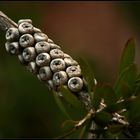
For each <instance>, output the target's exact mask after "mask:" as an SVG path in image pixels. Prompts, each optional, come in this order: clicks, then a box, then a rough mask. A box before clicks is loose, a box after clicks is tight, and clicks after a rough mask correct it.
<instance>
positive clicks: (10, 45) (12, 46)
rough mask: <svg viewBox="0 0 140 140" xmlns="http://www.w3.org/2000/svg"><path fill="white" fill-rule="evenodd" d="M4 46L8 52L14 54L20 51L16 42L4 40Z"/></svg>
mask: <svg viewBox="0 0 140 140" xmlns="http://www.w3.org/2000/svg"><path fill="white" fill-rule="evenodd" d="M5 48H6V51H7V52H8V53H10V54H14V55H17V54H18V53H19V51H20V48H19V44H18V42H12V43H9V42H6V43H5Z"/></svg>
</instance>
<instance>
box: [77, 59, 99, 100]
mask: <svg viewBox="0 0 140 140" xmlns="http://www.w3.org/2000/svg"><path fill="white" fill-rule="evenodd" d="M78 60H79V61H78V62H79V64H80V67H81V70H82V74H83V77H84V78H85V80H86V81H87V86H88V92H89V93H90V97H91V99H92V98H93V92H92V91H93V89H94V88H95V86H96V81H95V78H94V74H93V70H92V68H91V67H90V65H89V64H88V63H87V61H86V60H85V59H84V58H82V57H79V58H78Z"/></svg>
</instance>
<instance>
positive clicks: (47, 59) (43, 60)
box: [36, 53, 51, 67]
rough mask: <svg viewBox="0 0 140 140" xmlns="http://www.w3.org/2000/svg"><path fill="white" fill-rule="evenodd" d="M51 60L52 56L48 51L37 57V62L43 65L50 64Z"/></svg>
mask: <svg viewBox="0 0 140 140" xmlns="http://www.w3.org/2000/svg"><path fill="white" fill-rule="evenodd" d="M50 61H51V58H50V55H49V54H48V53H40V54H39V55H38V56H37V57H36V64H37V65H38V66H41V67H42V66H47V65H49V63H50Z"/></svg>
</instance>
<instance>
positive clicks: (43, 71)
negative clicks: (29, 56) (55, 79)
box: [39, 66, 52, 81]
mask: <svg viewBox="0 0 140 140" xmlns="http://www.w3.org/2000/svg"><path fill="white" fill-rule="evenodd" d="M39 77H40V79H41V80H43V81H44V80H49V79H51V77H52V72H51V69H50V67H48V66H44V67H41V68H40V69H39Z"/></svg>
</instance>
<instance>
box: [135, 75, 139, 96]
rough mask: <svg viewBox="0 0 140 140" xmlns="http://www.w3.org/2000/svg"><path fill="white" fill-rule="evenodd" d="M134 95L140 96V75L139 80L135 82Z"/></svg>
mask: <svg viewBox="0 0 140 140" xmlns="http://www.w3.org/2000/svg"><path fill="white" fill-rule="evenodd" d="M134 95H140V73H139V74H138V76H137V79H136V81H135V85H134Z"/></svg>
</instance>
